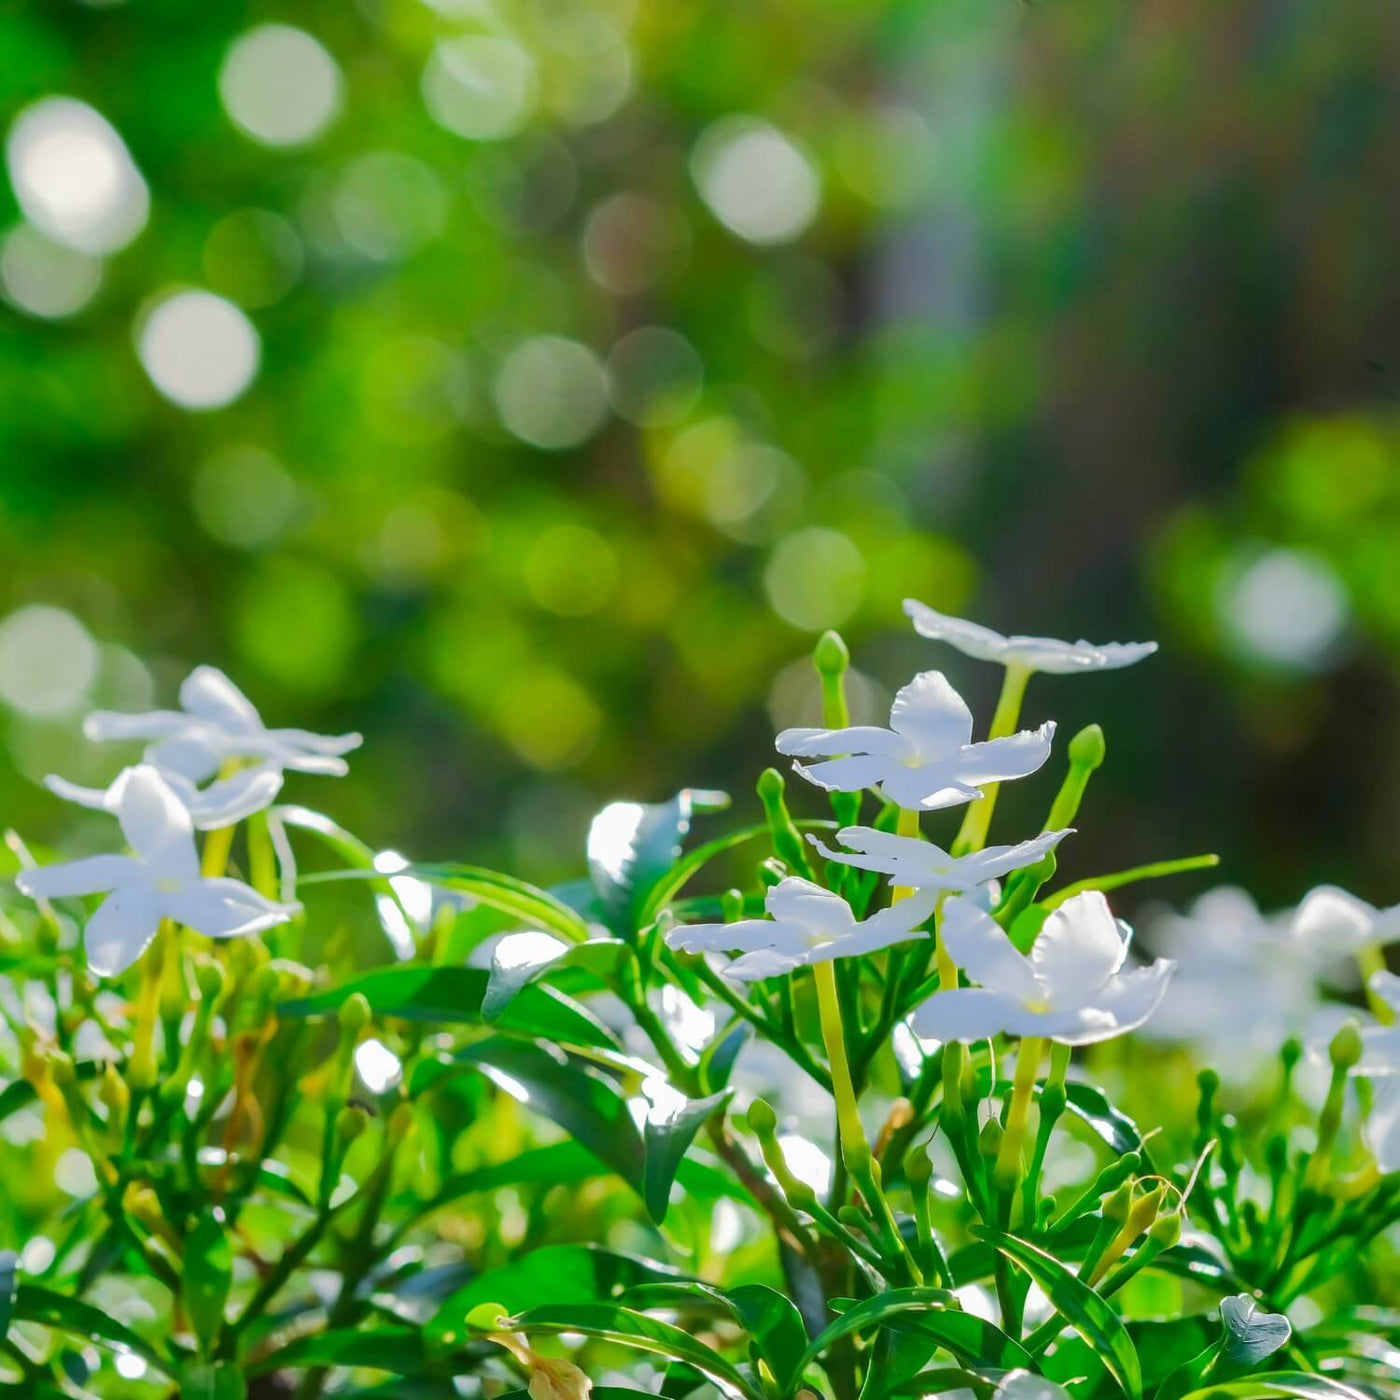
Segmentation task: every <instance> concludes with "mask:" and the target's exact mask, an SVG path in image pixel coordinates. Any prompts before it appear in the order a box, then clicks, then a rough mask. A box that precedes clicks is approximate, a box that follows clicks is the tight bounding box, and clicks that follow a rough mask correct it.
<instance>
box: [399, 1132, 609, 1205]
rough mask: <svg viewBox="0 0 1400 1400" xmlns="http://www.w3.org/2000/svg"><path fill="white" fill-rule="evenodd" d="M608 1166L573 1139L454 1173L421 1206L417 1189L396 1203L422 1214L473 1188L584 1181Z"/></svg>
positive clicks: (605, 1169) (465, 1193)
mask: <svg viewBox="0 0 1400 1400" xmlns="http://www.w3.org/2000/svg"><path fill="white" fill-rule="evenodd" d="M607 1171H608V1168H607V1167H606V1166H605V1165H604V1164H603V1163H602V1162H600V1161H599V1160H598V1159H597V1158H596V1157H595V1156H594V1155H593V1154H592V1153H591V1152H589V1151H588V1150H587V1149H586V1148H582V1147H580V1146H579V1145H578V1143H576V1142H572V1141H569V1142H552V1143H550V1144H549V1145H548V1146H547V1147H531V1148H527V1149H526V1150H525V1151H524V1152H521V1153H520V1154H519V1155H518V1156H515V1157H512V1158H510V1159H509V1160H508V1161H505V1162H495V1163H492V1164H491V1165H490V1166H486V1167H477V1168H475V1169H474V1170H472V1171H466V1172H456V1173H454V1174H453V1175H452V1176H449V1177H448V1178H447V1180H446V1181H444V1182H443V1183H442V1185H441V1186H440V1187H439V1188H438V1189H437V1191H436V1192H435V1193H434V1194H433V1196H432V1198H431V1199H430V1200H429V1201H427V1202H426V1203H423V1204H421V1205H420V1203H419V1201H420V1198H419V1196H418V1194H417V1192H407V1193H405V1194H404V1195H403V1196H402V1197H401V1198H399V1199H398V1201H397V1202H396V1204H398V1205H399V1206H401V1207H402V1208H404V1209H409V1210H412V1211H413V1212H414V1214H415V1216H424V1215H428V1214H430V1213H431V1212H432V1211H435V1210H437V1209H439V1208H440V1207H442V1206H445V1205H447V1204H449V1203H450V1202H452V1201H456V1200H459V1199H460V1198H461V1197H463V1196H469V1195H471V1194H472V1193H473V1192H474V1191H495V1190H498V1189H499V1188H500V1187H502V1186H519V1185H526V1184H529V1185H538V1184H540V1183H549V1184H551V1185H553V1184H555V1183H565V1182H578V1181H587V1180H588V1178H589V1177H594V1176H603V1175H604V1174H605V1173H606V1172H607Z"/></svg>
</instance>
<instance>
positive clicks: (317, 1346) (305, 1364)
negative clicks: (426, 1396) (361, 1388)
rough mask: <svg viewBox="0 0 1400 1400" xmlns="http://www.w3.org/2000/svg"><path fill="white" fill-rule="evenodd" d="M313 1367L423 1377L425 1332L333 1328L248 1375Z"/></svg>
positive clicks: (292, 1345) (305, 1339)
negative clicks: (365, 1368) (365, 1369)
mask: <svg viewBox="0 0 1400 1400" xmlns="http://www.w3.org/2000/svg"><path fill="white" fill-rule="evenodd" d="M313 1366H368V1367H371V1368H373V1369H374V1370H376V1371H389V1372H392V1373H393V1374H394V1375H399V1376H413V1375H419V1374H421V1373H422V1372H423V1371H424V1370H425V1369H426V1368H427V1366H428V1352H427V1347H426V1344H425V1341H424V1337H423V1333H422V1332H421V1331H420V1330H419V1329H418V1328H416V1327H384V1328H377V1329H370V1328H365V1329H358V1328H334V1329H332V1330H331V1331H328V1332H315V1333H312V1334H311V1335H310V1336H306V1337H297V1338H296V1339H295V1340H293V1341H291V1342H289V1343H288V1344H287V1345H286V1346H284V1347H282V1348H281V1349H280V1350H278V1351H274V1352H271V1353H269V1354H268V1355H267V1356H264V1357H261V1358H259V1359H258V1360H257V1361H256V1362H254V1363H253V1364H252V1365H250V1366H249V1367H248V1368H247V1374H248V1375H249V1376H260V1375H265V1374H266V1373H267V1372H269V1371H293V1370H304V1369H307V1368H309V1367H313Z"/></svg>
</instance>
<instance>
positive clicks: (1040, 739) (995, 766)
mask: <svg viewBox="0 0 1400 1400" xmlns="http://www.w3.org/2000/svg"><path fill="white" fill-rule="evenodd" d="M1054 737H1055V721H1054V720H1052V719H1050V720H1046V721H1045V723H1044V724H1042V725H1041V726H1040V728H1039V729H1023V730H1022V731H1021V732H1020V733H1019V734H1009V735H1007V736H1006V737H1005V738H1004V739H987V740H985V741H984V742H983V743H980V744H968V745H967V747H966V748H964V749H963V750H962V751H961V752H959V753H958V754H956V755H954V756H952V757H951V758H949V760H948V770H949V774H950V777H954V778H956V779H957V781H959V782H963V783H967V784H968V785H969V786H973V787H976V786H979V785H980V784H982V783H1004V782H1009V781H1010V780H1011V779H1013V778H1028V777H1030V775H1031V774H1032V773H1034V772H1036V770H1037V769H1039V768H1040V767H1042V766H1043V765H1044V763H1045V761H1046V760H1047V759H1048V758H1049V757H1050V745H1051V741H1052V740H1053V739H1054Z"/></svg>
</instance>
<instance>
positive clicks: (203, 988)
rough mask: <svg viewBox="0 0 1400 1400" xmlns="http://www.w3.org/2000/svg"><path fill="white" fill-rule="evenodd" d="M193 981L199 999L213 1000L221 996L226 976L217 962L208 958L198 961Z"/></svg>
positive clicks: (226, 980)
mask: <svg viewBox="0 0 1400 1400" xmlns="http://www.w3.org/2000/svg"><path fill="white" fill-rule="evenodd" d="M195 982H196V984H197V985H198V987H199V997H200V1000H201V1001H209V1002H214V1001H218V999H219V998H220V997H221V996H223V994H224V988H225V987H226V986H227V985H228V978H227V977H226V976H225V975H224V970H223V968H222V967H220V966H219V964H218V963H216V962H214V961H212V960H208V961H201V962H200V964H199V966H198V968H197V970H196V971H195Z"/></svg>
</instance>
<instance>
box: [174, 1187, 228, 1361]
mask: <svg viewBox="0 0 1400 1400" xmlns="http://www.w3.org/2000/svg"><path fill="white" fill-rule="evenodd" d="M232 1285H233V1250H232V1248H230V1246H229V1242H228V1236H227V1235H226V1234H225V1233H224V1227H223V1225H222V1224H221V1223H220V1222H219V1220H218V1219H217V1218H216V1217H215V1215H214V1213H213V1212H212V1211H206V1212H205V1213H204V1214H203V1215H202V1216H200V1218H199V1220H198V1222H197V1223H196V1224H195V1227H194V1229H193V1230H192V1231H190V1234H189V1238H188V1239H187V1240H186V1241H185V1253H184V1260H183V1276H182V1278H181V1280H180V1298H181V1301H182V1302H183V1303H184V1305H185V1311H186V1312H187V1313H188V1314H189V1318H190V1322H191V1324H192V1325H193V1327H194V1333H195V1336H196V1337H198V1338H199V1341H200V1345H201V1346H202V1347H203V1349H204V1351H205V1352H206V1353H207V1352H209V1351H210V1350H211V1348H212V1347H213V1344H214V1343H215V1342H216V1341H217V1340H218V1336H219V1331H220V1329H221V1328H222V1327H223V1325H224V1305H225V1304H226V1303H227V1302H228V1294H229V1289H230V1287H232Z"/></svg>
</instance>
